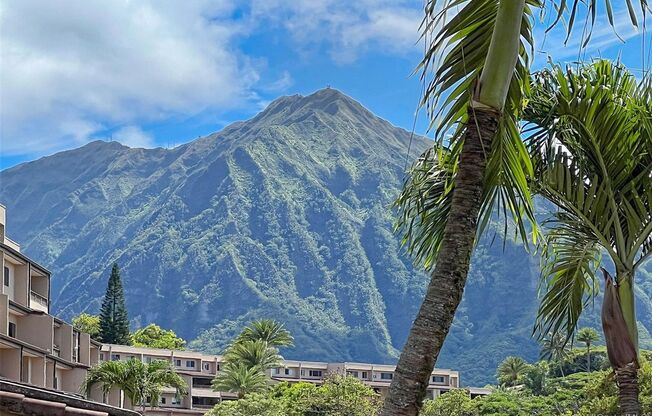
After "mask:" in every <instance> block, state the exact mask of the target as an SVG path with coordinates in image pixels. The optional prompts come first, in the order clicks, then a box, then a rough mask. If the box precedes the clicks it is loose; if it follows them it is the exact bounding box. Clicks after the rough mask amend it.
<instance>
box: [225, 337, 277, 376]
mask: <svg viewBox="0 0 652 416" xmlns="http://www.w3.org/2000/svg"><path fill="white" fill-rule="evenodd" d="M224 358H225V360H226V362H227V363H234V364H243V365H244V366H245V367H247V368H253V367H256V368H259V369H260V370H262V371H266V370H269V369H270V368H272V367H275V366H278V365H280V364H281V361H282V360H283V357H281V356H280V355H279V353H278V350H277V349H276V348H274V347H270V346H269V345H268V344H267V342H265V341H261V340H256V341H249V340H246V341H237V342H235V343H234V344H233V345H231V346H230V347H229V349H227V350H226V353H225V354H224Z"/></svg>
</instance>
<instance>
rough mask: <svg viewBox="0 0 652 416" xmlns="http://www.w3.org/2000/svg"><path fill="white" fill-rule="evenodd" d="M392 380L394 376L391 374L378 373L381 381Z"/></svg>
mask: <svg viewBox="0 0 652 416" xmlns="http://www.w3.org/2000/svg"><path fill="white" fill-rule="evenodd" d="M393 378H394V374H392V373H380V379H381V380H391V379H393Z"/></svg>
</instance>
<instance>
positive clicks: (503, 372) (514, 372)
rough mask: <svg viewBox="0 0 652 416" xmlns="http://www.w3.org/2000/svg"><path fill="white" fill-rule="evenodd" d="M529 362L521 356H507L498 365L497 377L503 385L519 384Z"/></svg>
mask: <svg viewBox="0 0 652 416" xmlns="http://www.w3.org/2000/svg"><path fill="white" fill-rule="evenodd" d="M527 368H528V364H527V363H526V362H525V360H523V359H522V358H521V357H507V358H505V359H504V360H503V362H502V363H500V365H499V366H498V371H497V374H496V378H497V379H498V383H499V384H501V385H503V386H510V387H511V386H515V385H517V384H519V383H520V382H521V380H522V378H523V376H524V375H525V372H526V370H527Z"/></svg>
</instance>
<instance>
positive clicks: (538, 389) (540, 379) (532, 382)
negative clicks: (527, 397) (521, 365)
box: [523, 361, 548, 396]
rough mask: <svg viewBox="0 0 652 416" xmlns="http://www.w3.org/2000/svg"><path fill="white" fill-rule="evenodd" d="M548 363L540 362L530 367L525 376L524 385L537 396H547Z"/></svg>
mask: <svg viewBox="0 0 652 416" xmlns="http://www.w3.org/2000/svg"><path fill="white" fill-rule="evenodd" d="M547 381H548V363H546V362H545V361H539V362H537V363H535V364H532V365H529V366H528V367H527V369H526V370H525V374H524V375H523V385H525V387H526V388H527V389H529V390H530V392H531V393H532V394H534V395H536V396H539V395H542V394H545V393H546V392H547V390H548V382H547Z"/></svg>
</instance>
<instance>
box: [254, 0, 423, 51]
mask: <svg viewBox="0 0 652 416" xmlns="http://www.w3.org/2000/svg"><path fill="white" fill-rule="evenodd" d="M251 13H252V16H253V17H254V19H266V20H268V21H269V22H270V23H272V24H277V25H279V26H281V27H283V28H284V29H286V30H287V31H288V32H289V33H290V35H291V36H292V38H293V40H294V42H295V44H296V45H297V46H298V47H299V48H303V49H305V50H310V49H311V48H314V49H317V50H319V48H320V47H322V46H325V47H326V49H327V51H328V53H329V55H330V56H331V57H332V58H333V59H334V60H335V61H338V62H341V63H348V62H351V61H353V60H355V59H356V58H357V57H359V56H360V55H361V54H363V53H364V52H365V51H366V50H368V49H369V48H370V47H372V46H374V47H378V48H377V50H378V51H381V52H386V53H391V54H410V53H415V52H417V51H418V49H417V47H416V42H417V41H418V39H419V32H418V28H419V23H420V22H421V17H422V10H421V8H420V2H414V1H408V0H405V1H404V0H357V1H350V0H320V1H314V0H293V1H287V0H253V2H252V6H251Z"/></svg>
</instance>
